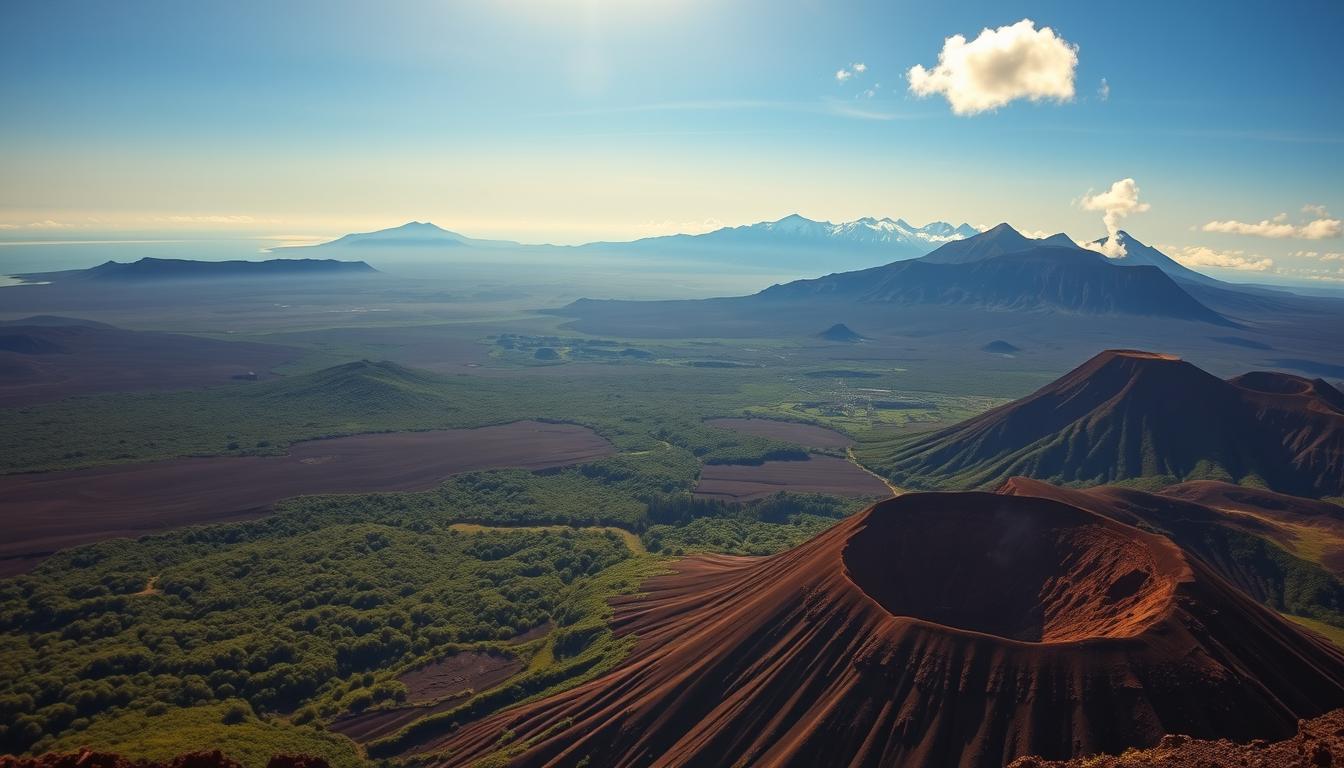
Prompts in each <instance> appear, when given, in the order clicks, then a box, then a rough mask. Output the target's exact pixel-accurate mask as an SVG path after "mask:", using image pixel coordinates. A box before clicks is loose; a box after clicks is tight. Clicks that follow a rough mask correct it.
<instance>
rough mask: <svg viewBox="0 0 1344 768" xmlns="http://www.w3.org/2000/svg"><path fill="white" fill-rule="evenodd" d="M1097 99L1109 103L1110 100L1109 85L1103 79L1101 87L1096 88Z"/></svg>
mask: <svg viewBox="0 0 1344 768" xmlns="http://www.w3.org/2000/svg"><path fill="white" fill-rule="evenodd" d="M1097 98H1099V99H1101V100H1102V101H1110V99H1111V84H1110V83H1108V82H1106V78H1104V77H1103V78H1101V85H1098V86H1097Z"/></svg>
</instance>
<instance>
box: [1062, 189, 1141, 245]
mask: <svg viewBox="0 0 1344 768" xmlns="http://www.w3.org/2000/svg"><path fill="white" fill-rule="evenodd" d="M1078 204H1079V205H1081V206H1082V207H1083V210H1085V211H1101V212H1102V216H1101V220H1102V222H1103V223H1104V224H1105V225H1106V242H1105V243H1103V244H1101V245H1096V246H1088V247H1089V248H1092V249H1093V250H1095V251H1098V252H1100V253H1102V254H1104V255H1105V256H1106V257H1107V258H1111V259H1118V258H1121V257H1123V256H1124V255H1125V244H1124V243H1122V242H1120V238H1118V237H1116V234H1117V233H1118V232H1119V231H1120V220H1121V219H1123V218H1125V217H1126V216H1128V215H1130V214H1131V213H1143V212H1144V211H1146V210H1148V209H1149V208H1151V207H1152V206H1150V205H1148V203H1142V202H1139V185H1138V184H1136V183H1134V180H1133V179H1121V180H1119V181H1117V182H1115V183H1114V184H1112V185H1111V188H1110V189H1108V190H1106V191H1105V192H1098V193H1097V194H1095V195H1094V194H1091V193H1090V191H1089V194H1086V195H1083V199H1082V200H1080V201H1079V202H1078Z"/></svg>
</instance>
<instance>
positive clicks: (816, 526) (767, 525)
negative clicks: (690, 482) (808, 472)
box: [643, 493, 869, 555]
mask: <svg viewBox="0 0 1344 768" xmlns="http://www.w3.org/2000/svg"><path fill="white" fill-rule="evenodd" d="M868 503H869V502H867V501H861V500H857V499H842V498H838V497H834V496H821V495H816V494H789V493H780V494H776V495H775V496H772V497H770V498H767V499H762V500H761V501H758V502H755V503H752V504H731V503H725V502H722V501H707V500H702V499H673V500H664V501H660V502H655V503H653V504H650V505H649V520H650V525H649V527H648V528H647V529H646V531H645V533H644V537H643V539H644V545H645V546H646V547H648V549H649V551H650V552H661V553H664V554H669V555H684V554H691V553H696V552H718V553H723V554H730V555H769V554H774V553H775V552H782V551H783V550H786V549H789V548H791V547H796V546H798V545H799V544H801V543H803V542H804V541H807V540H808V539H810V538H812V537H813V536H816V535H817V534H818V533H821V532H822V531H824V530H826V529H827V528H829V527H831V526H832V525H834V524H835V523H836V521H838V520H840V519H841V518H843V517H845V516H846V515H849V514H852V513H854V512H857V511H858V510H860V509H862V508H863V507H864V506H866V505H867V504H868Z"/></svg>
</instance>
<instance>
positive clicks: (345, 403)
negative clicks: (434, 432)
mask: <svg viewBox="0 0 1344 768" xmlns="http://www.w3.org/2000/svg"><path fill="white" fill-rule="evenodd" d="M258 397H259V398H260V399H262V400H268V401H274V402H276V404H277V407H294V406H293V404H294V403H295V402H312V403H314V404H320V405H321V407H322V408H324V409H329V410H334V409H341V408H345V407H350V408H354V409H357V410H358V411H359V412H364V413H376V412H383V411H388V412H404V411H406V410H407V409H411V408H432V409H435V410H439V411H442V410H455V409H454V407H453V406H452V405H451V404H450V403H447V402H445V399H444V391H443V386H442V381H441V380H440V379H439V378H438V377H437V376H435V375H434V374H432V373H428V372H425V371H419V370H415V369H412V368H406V367H405V366H401V365H398V364H396V363H393V362H389V361H387V360H383V361H381V362H371V361H369V360H361V361H358V362H354V363H345V364H343V365H337V366H333V367H331V368H324V369H322V370H320V371H314V372H312V373H308V374H304V375H302V376H294V377H292V378H285V379H281V380H279V381H276V382H274V383H273V384H272V385H271V386H270V387H269V388H268V389H266V390H262V391H261V392H260V393H259V394H258Z"/></svg>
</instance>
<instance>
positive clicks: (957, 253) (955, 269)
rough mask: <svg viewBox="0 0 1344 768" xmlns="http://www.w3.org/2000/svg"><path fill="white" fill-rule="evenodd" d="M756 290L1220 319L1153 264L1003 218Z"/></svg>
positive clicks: (776, 296)
mask: <svg viewBox="0 0 1344 768" xmlns="http://www.w3.org/2000/svg"><path fill="white" fill-rule="evenodd" d="M1065 241H1067V243H1068V244H1067V245H1065V244H1064V242H1065ZM757 296H758V297H759V298H760V299H762V300H770V301H785V300H787V301H796V300H799V299H806V298H823V299H830V298H843V299H845V300H847V301H850V302H857V303H873V302H881V303H894V304H940V305H962V306H975V307H982V308H985V309H999V310H1005V309H1006V310H1056V311H1065V312H1075V313H1080V314H1118V315H1145V316H1151V317H1173V318H1180V319H1185V320H1199V321H1203V322H1209V323H1215V324H1218V325H1227V324H1228V321H1227V320H1226V319H1225V318H1223V317H1222V316H1221V315H1219V314H1218V313H1216V312H1214V311H1213V310H1211V309H1209V308H1208V307H1205V306H1204V305H1203V304H1200V303H1199V301H1197V300H1196V299H1195V298H1194V297H1192V296H1191V295H1190V294H1189V293H1187V292H1186V291H1185V290H1184V289H1182V288H1181V286H1180V285H1178V284H1177V283H1176V282H1175V281H1174V280H1172V278H1171V277H1170V276H1169V275H1167V274H1166V273H1164V272H1162V271H1161V270H1160V269H1158V268H1156V267H1153V266H1148V265H1136V266H1130V267H1122V266H1119V265H1117V264H1113V263H1111V260H1109V259H1107V258H1106V257H1105V256H1102V255H1101V254H1099V253H1097V252H1096V251H1091V250H1087V249H1085V248H1080V247H1078V246H1077V245H1075V244H1074V243H1073V241H1072V240H1068V238H1067V237H1064V236H1055V237H1051V238H1045V239H1041V240H1034V239H1032V238H1027V237H1024V236H1023V235H1022V234H1021V233H1019V232H1017V231H1016V230H1014V229H1013V228H1012V227H1010V226H1008V225H1007V224H1000V225H999V226H997V227H994V228H993V229H991V230H989V231H987V232H984V233H982V234H980V235H976V236H975V237H972V238H969V239H967V240H965V241H961V242H954V243H949V244H947V245H944V246H943V247H942V248H939V249H938V250H936V251H934V252H933V253H931V254H929V255H927V256H925V257H923V258H919V259H914V260H911V261H898V262H895V263H892V264H887V265H885V266H882V267H873V268H871V269H864V270H859V271H856V272H843V273H840V274H834V275H827V276H826V277H820V278H816V279H813V280H797V281H794V282H792V283H786V284H784V285H776V286H773V287H771V288H767V289H766V290H764V291H762V292H760V293H759V294H757Z"/></svg>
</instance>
